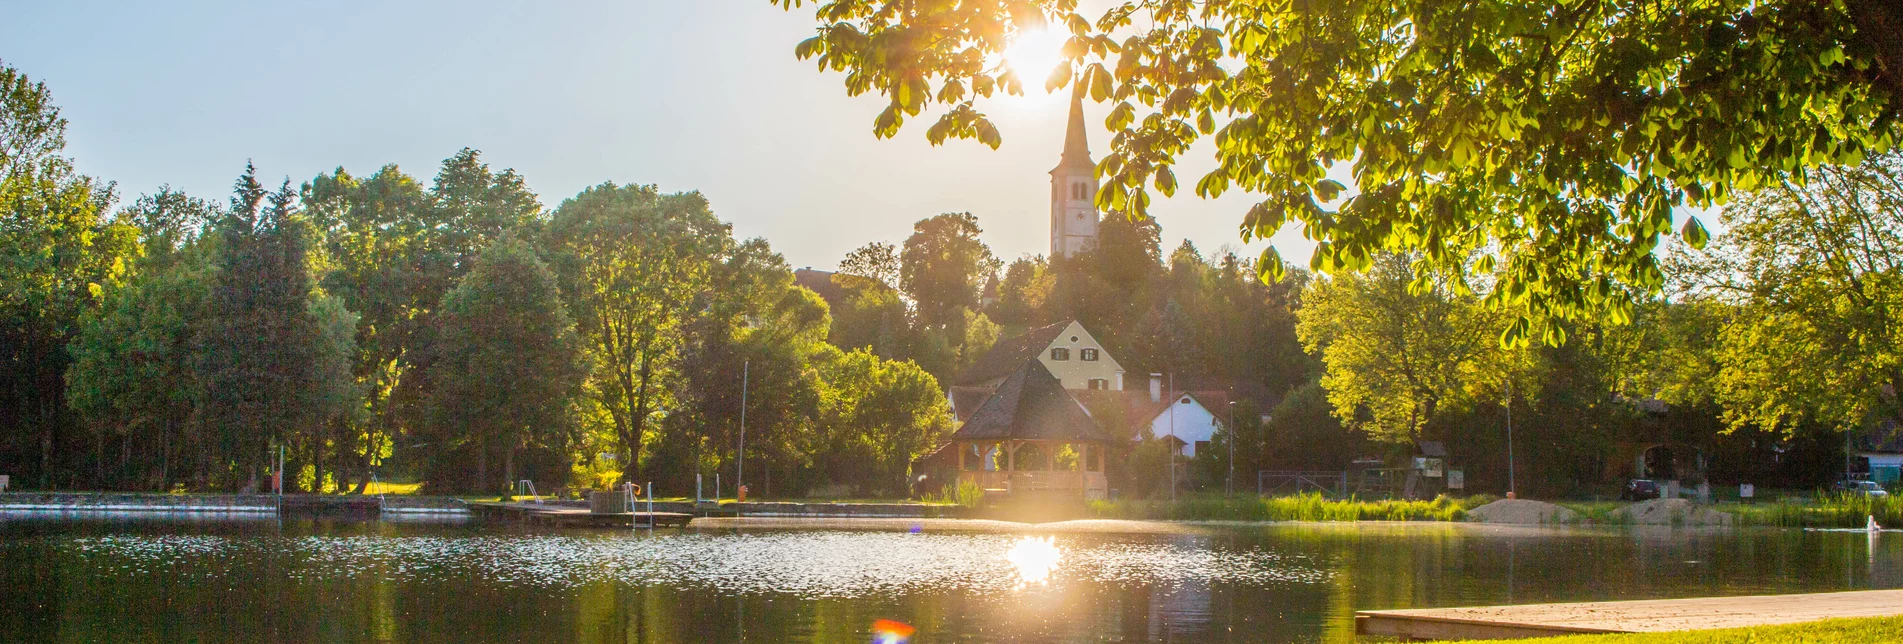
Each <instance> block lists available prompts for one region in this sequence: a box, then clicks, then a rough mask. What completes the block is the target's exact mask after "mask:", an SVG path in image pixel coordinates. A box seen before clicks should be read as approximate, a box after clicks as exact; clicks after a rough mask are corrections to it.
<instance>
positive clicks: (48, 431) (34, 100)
mask: <svg viewBox="0 0 1903 644" xmlns="http://www.w3.org/2000/svg"><path fill="white" fill-rule="evenodd" d="M65 146H66V119H65V118H62V117H61V116H60V115H59V108H57V107H55V106H54V105H53V102H52V94H51V92H49V91H47V89H46V85H45V84H44V83H36V82H33V81H32V80H31V79H29V78H27V76H26V75H25V74H22V73H19V72H18V71H17V70H15V69H13V68H12V67H8V66H6V65H5V64H4V63H0V427H5V428H7V430H6V433H5V434H0V467H5V468H7V469H8V470H10V471H11V472H12V473H13V475H14V477H15V480H18V481H21V482H22V483H27V482H37V484H38V485H39V486H41V487H50V486H52V485H53V484H54V481H55V479H54V476H55V475H56V474H62V473H63V474H65V477H64V478H66V480H68V481H72V480H73V478H74V475H75V472H73V471H72V470H71V469H68V466H69V464H68V463H59V462H56V461H55V458H56V454H61V453H64V454H84V453H86V450H83V449H79V447H80V446H79V445H75V444H70V443H71V441H73V440H74V439H78V438H80V437H81V436H82V434H81V433H80V432H78V431H75V430H77V427H75V426H74V423H73V420H74V419H73V417H72V416H71V414H69V413H68V412H69V407H68V405H67V402H66V379H65V372H66V369H67V367H68V365H69V364H70V363H71V358H70V356H69V355H68V354H67V347H68V346H69V345H70V344H71V342H72V340H73V339H74V337H76V335H77V333H78V329H79V325H80V319H81V317H82V315H84V314H85V313H86V312H87V311H91V310H93V309H94V308H95V307H97V306H98V304H99V299H100V296H101V295H103V294H104V293H105V292H106V290H108V289H110V288H113V287H114V286H115V285H116V284H118V283H119V282H120V281H121V280H123V279H124V275H125V269H126V264H127V261H128V260H129V259H130V258H132V257H133V256H134V255H135V253H136V252H137V249H136V243H137V235H138V231H137V229H136V228H133V227H132V226H128V225H124V224H122V223H116V222H112V221H108V220H107V219H106V217H105V215H106V213H107V212H108V209H109V208H110V207H111V205H112V202H113V200H114V195H113V188H112V185H111V184H108V183H103V182H100V181H98V180H95V179H93V178H92V177H88V176H85V175H82V174H79V173H78V172H77V171H75V170H74V169H73V162H72V160H71V159H68V158H66V157H62V156H60V153H61V152H62V151H64V149H65ZM74 464H76V463H74Z"/></svg>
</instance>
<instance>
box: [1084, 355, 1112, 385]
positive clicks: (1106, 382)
mask: <svg viewBox="0 0 1903 644" xmlns="http://www.w3.org/2000/svg"><path fill="white" fill-rule="evenodd" d="M1085 351H1089V349H1085ZM1086 359H1088V358H1086ZM1089 386H1090V389H1091V390H1092V391H1101V390H1106V389H1109V388H1110V381H1109V380H1105V379H1103V378H1091V379H1090V385H1089Z"/></svg>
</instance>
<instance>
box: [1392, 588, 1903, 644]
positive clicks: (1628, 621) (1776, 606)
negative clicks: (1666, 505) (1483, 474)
mask: <svg viewBox="0 0 1903 644" xmlns="http://www.w3.org/2000/svg"><path fill="white" fill-rule="evenodd" d="M1890 615H1903V590H1861V591H1849V592H1836V593H1808V594H1800V595H1753V596H1745V597H1699V598H1695V599H1649V600H1638V601H1620V602H1579V603H1568V604H1525V605H1518V606H1475V607H1467V608H1422V609H1405V610H1365V611H1358V612H1356V613H1355V632H1357V633H1360V634H1363V635H1386V636H1392V637H1402V638H1410V639H1429V640H1431V639H1510V638H1522V637H1544V636H1551V635H1567V634H1575V633H1642V632H1664V631H1690V630H1703V629H1713V628H1735V627H1743V626H1768V625H1774V624H1794V623H1800V622H1812V621H1817V620H1820V619H1834V618H1840V617H1883V616H1890Z"/></svg>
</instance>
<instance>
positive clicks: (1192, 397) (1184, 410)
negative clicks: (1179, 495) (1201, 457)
mask: <svg viewBox="0 0 1903 644" xmlns="http://www.w3.org/2000/svg"><path fill="white" fill-rule="evenodd" d="M1164 386H1165V382H1164V381H1163V375H1162V374H1154V373H1153V374H1150V402H1151V404H1150V405H1149V406H1148V407H1145V408H1144V412H1143V415H1142V416H1139V417H1138V418H1137V419H1135V420H1136V421H1137V422H1138V423H1141V424H1146V425H1149V426H1150V435H1152V436H1155V437H1157V438H1159V439H1165V440H1167V439H1169V438H1170V437H1175V439H1176V440H1178V441H1181V443H1180V444H1179V446H1178V447H1177V449H1178V450H1179V451H1180V452H1181V453H1182V455H1184V456H1195V455H1196V454H1197V453H1199V452H1202V451H1203V450H1206V449H1209V442H1210V441H1211V440H1213V437H1214V436H1215V435H1216V430H1218V429H1221V428H1222V427H1223V425H1225V424H1227V423H1228V422H1229V411H1230V410H1229V394H1227V393H1225V392H1221V391H1172V392H1169V393H1168V394H1165V393H1164V391H1163V389H1164ZM1166 395H1168V396H1169V399H1168V400H1165V399H1164V396H1166Z"/></svg>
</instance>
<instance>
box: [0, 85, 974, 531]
mask: <svg viewBox="0 0 1903 644" xmlns="http://www.w3.org/2000/svg"><path fill="white" fill-rule="evenodd" d="M0 100H4V101H5V109H4V110H0V119H5V123H4V126H5V127H0V139H4V141H0V155H4V156H3V157H0V169H4V171H5V175H4V178H3V179H0V181H3V183H0V199H3V201H4V207H5V209H6V214H5V217H6V219H5V225H4V226H3V227H0V283H4V285H5V286H4V291H0V315H4V325H0V333H4V344H0V348H3V349H4V353H5V363H4V365H0V366H3V367H4V369H0V379H4V380H3V381H0V382H3V383H4V389H3V390H0V391H4V393H3V394H0V395H4V396H5V398H4V404H0V473H7V474H10V475H11V476H12V478H13V481H14V485H15V486H16V487H38V488H106V489H125V490H172V489H192V490H245V489H250V490H257V489H263V488H265V487H266V486H268V485H269V483H268V480H269V479H268V475H269V474H270V473H271V471H272V470H273V469H274V468H275V467H276V464H277V463H278V460H279V458H282V459H284V461H285V463H286V467H285V472H286V474H287V476H286V481H285V483H286V487H287V488H288V489H291V490H305V491H350V490H355V491H362V490H364V489H365V487H366V486H367V484H368V483H369V482H370V481H371V480H372V479H373V478H374V477H377V476H383V477H406V478H419V479H421V480H423V481H425V482H426V485H427V487H428V488H429V489H432V490H436V491H443V492H460V491H495V490H501V489H504V488H506V487H507V486H508V482H509V481H513V480H517V479H523V478H529V479H534V480H535V481H537V482H538V485H540V486H541V488H542V489H544V490H546V489H548V487H551V486H560V485H580V486H607V485H611V484H613V483H615V482H617V481H621V480H634V481H641V482H647V481H654V482H657V483H660V484H662V485H663V486H664V488H663V489H667V490H675V491H684V490H686V489H688V488H690V487H691V486H692V485H693V481H694V477H695V475H696V474H707V475H711V474H713V473H715V472H724V473H727V474H728V476H729V477H731V476H732V475H733V474H736V473H737V470H738V466H739V461H740V459H741V458H742V456H743V455H742V453H741V449H742V448H741V445H742V443H741V442H740V437H741V432H742V431H743V427H742V425H741V418H742V417H743V415H744V418H745V419H746V420H745V422H746V425H745V427H744V431H745V436H746V442H745V454H744V456H745V458H746V467H747V468H748V469H747V473H748V474H747V479H748V481H749V482H755V481H758V482H757V483H754V488H755V490H756V492H767V493H774V492H778V493H785V494H799V493H804V492H806V491H808V490H810V489H814V488H818V487H822V486H828V485H833V486H845V487H847V488H850V489H852V490H855V491H859V492H863V493H867V494H893V493H903V492H904V491H906V489H907V486H906V480H907V476H908V472H909V467H910V463H911V462H912V460H913V459H914V458H916V457H917V456H919V455H921V454H923V453H924V452H925V451H926V450H928V449H930V448H931V447H932V446H933V445H934V443H935V442H936V441H937V439H938V438H939V436H940V435H942V433H943V432H945V431H946V430H947V429H948V428H949V421H948V418H947V415H946V411H945V405H944V400H943V397H942V394H941V393H940V390H939V387H938V384H937V382H936V380H934V379H933V377H932V376H931V375H930V374H928V373H926V372H925V371H924V370H923V369H921V368H920V367H918V366H917V365H915V364H913V363H910V362H904V361H893V360H890V359H886V358H882V357H879V356H875V355H872V354H870V353H867V352H863V351H841V350H839V349H837V348H835V347H833V346H832V345H830V344H828V343H827V342H826V331H827V329H828V328H829V326H830V319H831V317H830V314H829V311H828V307H827V305H826V304H825V302H823V301H822V300H820V299H819V298H818V296H816V295H815V294H813V293H812V292H810V291H807V290H805V289H803V288H801V287H799V286H796V285H795V284H794V281H793V276H792V272H791V271H790V270H789V268H788V267H787V266H786V263H785V261H784V260H783V259H782V258H781V257H780V256H779V255H778V254H776V253H774V252H773V250H772V249H771V248H770V247H769V246H768V245H767V244H766V242H764V241H762V240H758V239H753V240H740V239H735V238H734V237H733V235H732V232H731V229H730V227H729V226H728V225H727V224H725V223H724V222H721V221H720V220H719V219H718V218H717V217H716V216H715V215H714V213H713V210H712V208H711V206H710V205H709V204H708V202H707V200H706V199H704V198H702V197H701V196H700V195H699V194H696V193H675V194H669V193H663V192H661V191H659V190H658V189H657V188H655V187H653V186H639V185H627V186H623V185H616V184H613V183H604V184H601V185H599V186H595V187H592V188H589V189H587V190H585V191H583V192H582V193H581V194H579V195H576V196H575V197H573V198H570V199H567V200H565V201H564V202H562V203H561V204H560V205H559V206H558V207H556V208H554V209H552V210H550V209H547V208H545V207H544V206H543V205H542V203H541V201H540V200H539V198H538V197H537V196H536V195H535V194H534V193H532V192H530V191H529V190H528V188H527V186H526V184H525V183H524V181H523V179H522V177H521V176H519V175H517V174H516V173H514V172H513V171H509V170H503V171H499V172H498V171H495V170H493V169H491V168H490V167H489V166H488V165H487V164H485V163H484V162H483V160H482V159H481V157H480V155H479V154H478V153H477V152H476V151H474V150H467V149H465V150H463V151H461V152H459V153H457V154H456V155H454V156H452V157H450V158H449V159H447V160H445V161H444V162H443V165H442V167H441V168H440V169H439V170H438V172H437V174H436V176H435V177H434V179H433V180H431V181H429V182H427V183H425V182H422V181H419V180H417V179H416V178H414V177H412V176H410V175H408V174H406V173H405V172H404V171H403V170H402V169H400V168H398V167H396V166H385V167H383V168H381V169H379V170H377V171H376V172H375V173H372V174H370V175H367V176H357V175H353V174H351V173H350V172H348V171H346V170H345V169H343V168H338V169H337V170H335V171H333V172H329V173H324V174H320V175H318V176H316V177H313V178H311V179H310V180H308V181H304V182H302V183H293V182H291V181H290V180H288V179H287V180H285V181H284V182H283V183H282V184H281V185H280V186H279V187H278V188H277V189H275V190H270V189H267V188H266V187H264V185H262V184H261V182H260V180H259V179H258V174H259V173H258V172H257V171H256V170H255V169H253V168H251V167H250V166H248V165H247V166H246V167H245V168H244V171H243V173H242V175H241V176H240V177H239V178H238V180H237V182H236V184H235V186H234V189H233V191H232V195H231V196H230V198H229V200H228V202H227V203H223V204H220V203H216V202H214V201H211V200H208V199H204V198H201V197H197V196H190V195H185V194H182V193H180V192H178V191H174V190H171V189H169V188H162V189H160V190H159V191H158V192H157V193H155V194H152V195H147V196H144V197H140V198H138V199H136V200H133V201H132V202H131V203H130V204H128V205H127V206H125V207H123V208H121V209H119V210H118V211H116V212H114V211H113V210H112V208H113V204H114V203H115V202H116V201H117V195H116V194H115V193H114V191H113V188H112V186H111V184H108V183H104V182H101V181H99V180H97V179H94V178H91V177H87V176H84V175H80V174H78V173H77V172H75V171H74V170H73V168H72V162H71V161H70V160H69V159H67V158H65V157H62V156H60V154H61V152H62V149H63V147H64V141H63V138H62V136H63V132H64V128H65V121H64V120H63V119H61V118H60V117H59V113H58V110H57V109H56V108H55V107H54V106H53V105H52V103H51V100H50V96H49V93H48V92H47V90H46V88H45V87H44V85H42V84H38V83H33V82H31V81H30V80H29V79H27V78H26V76H25V75H23V74H20V73H18V72H17V71H15V70H13V69H11V68H5V67H0ZM743 380H744V381H745V387H746V389H747V390H748V395H746V396H742V395H741V390H742V383H743ZM728 480H729V481H731V480H732V479H731V478H729V479H728Z"/></svg>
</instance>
